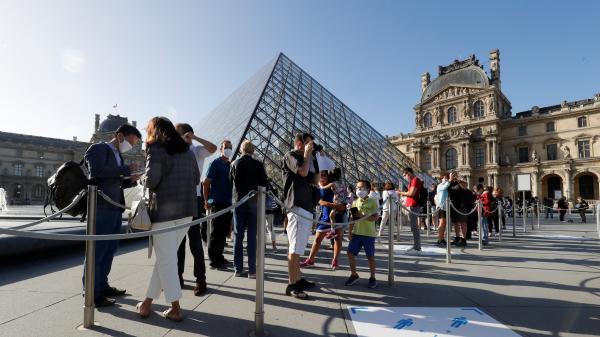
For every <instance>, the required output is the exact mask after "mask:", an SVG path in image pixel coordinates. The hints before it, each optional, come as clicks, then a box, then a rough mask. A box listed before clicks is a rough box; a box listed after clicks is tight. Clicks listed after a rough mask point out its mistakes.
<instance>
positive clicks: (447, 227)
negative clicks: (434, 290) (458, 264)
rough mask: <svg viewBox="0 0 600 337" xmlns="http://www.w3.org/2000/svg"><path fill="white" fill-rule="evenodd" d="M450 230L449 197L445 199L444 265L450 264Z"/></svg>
mask: <svg viewBox="0 0 600 337" xmlns="http://www.w3.org/2000/svg"><path fill="white" fill-rule="evenodd" d="M450 228H452V218H451V217H450V197H448V198H446V263H452V251H451V250H450Z"/></svg>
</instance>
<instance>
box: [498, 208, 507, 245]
mask: <svg viewBox="0 0 600 337" xmlns="http://www.w3.org/2000/svg"><path fill="white" fill-rule="evenodd" d="M500 221H502V225H501V226H500V231H499V232H498V241H500V242H502V232H503V230H504V227H506V217H504V207H503V206H502V201H501V202H499V203H498V222H500Z"/></svg>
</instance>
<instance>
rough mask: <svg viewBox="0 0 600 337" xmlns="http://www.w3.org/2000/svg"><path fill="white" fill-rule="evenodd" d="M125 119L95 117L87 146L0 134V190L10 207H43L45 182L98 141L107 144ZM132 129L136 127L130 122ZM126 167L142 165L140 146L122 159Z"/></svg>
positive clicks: (43, 138) (69, 141)
mask: <svg viewBox="0 0 600 337" xmlns="http://www.w3.org/2000/svg"><path fill="white" fill-rule="evenodd" d="M127 122H128V121H127V118H126V117H121V116H119V115H116V116H114V115H110V114H109V115H108V117H107V118H106V119H105V120H103V121H102V122H100V115H98V114H97V115H96V117H95V125H94V133H93V134H92V137H91V139H90V142H82V141H78V140H77V137H73V140H65V139H57V138H47V137H39V136H30V135H23V134H17V133H8V132H0V188H3V189H4V190H6V193H7V197H6V199H7V201H8V203H9V204H11V205H14V204H43V202H44V199H45V197H46V187H47V180H48V178H49V177H50V176H51V175H53V174H54V172H56V170H57V169H58V168H59V167H60V165H62V164H63V163H64V162H66V161H69V160H72V161H75V162H79V161H80V160H81V159H82V158H83V154H84V153H85V150H86V149H87V148H88V147H89V146H90V145H91V144H92V143H95V142H98V141H109V140H110V139H112V137H113V135H114V132H115V130H117V128H119V126H121V125H122V124H124V123H127ZM132 125H134V126H135V125H136V122H135V121H132ZM123 159H124V160H125V162H126V163H127V164H129V163H133V162H138V163H140V164H142V163H143V162H144V155H143V152H142V148H141V144H138V145H137V146H136V147H134V148H133V149H132V150H131V151H129V152H127V153H126V154H124V155H123Z"/></svg>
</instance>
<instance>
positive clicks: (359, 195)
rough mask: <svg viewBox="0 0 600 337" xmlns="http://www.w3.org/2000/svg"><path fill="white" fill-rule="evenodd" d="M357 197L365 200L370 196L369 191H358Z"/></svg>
mask: <svg viewBox="0 0 600 337" xmlns="http://www.w3.org/2000/svg"><path fill="white" fill-rule="evenodd" d="M356 195H357V196H358V197H359V198H361V199H363V198H365V197H366V196H367V195H369V191H367V190H356Z"/></svg>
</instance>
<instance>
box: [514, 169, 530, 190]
mask: <svg viewBox="0 0 600 337" xmlns="http://www.w3.org/2000/svg"><path fill="white" fill-rule="evenodd" d="M517 191H521V192H523V191H531V175H530V174H529V173H528V174H517Z"/></svg>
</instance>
